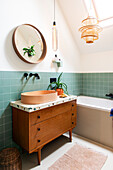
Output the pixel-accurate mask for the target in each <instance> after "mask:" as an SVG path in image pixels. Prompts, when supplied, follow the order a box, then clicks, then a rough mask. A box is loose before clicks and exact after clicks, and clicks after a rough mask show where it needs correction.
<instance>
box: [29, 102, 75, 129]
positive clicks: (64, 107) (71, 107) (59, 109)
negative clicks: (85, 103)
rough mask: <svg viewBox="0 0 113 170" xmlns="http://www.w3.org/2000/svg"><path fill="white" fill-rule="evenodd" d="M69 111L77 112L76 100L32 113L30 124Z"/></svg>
mask: <svg viewBox="0 0 113 170" xmlns="http://www.w3.org/2000/svg"><path fill="white" fill-rule="evenodd" d="M67 111H72V112H76V101H75V100H74V101H71V102H66V103H63V104H59V105H56V106H52V107H49V108H46V109H42V110H39V111H35V112H32V113H30V115H29V116H30V117H29V118H30V126H32V125H35V124H37V123H39V122H42V121H44V120H46V119H49V118H51V117H54V116H56V115H58V114H61V113H64V112H67Z"/></svg>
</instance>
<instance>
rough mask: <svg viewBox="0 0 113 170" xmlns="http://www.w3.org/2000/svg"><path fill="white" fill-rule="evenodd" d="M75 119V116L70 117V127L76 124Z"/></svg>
mask: <svg viewBox="0 0 113 170" xmlns="http://www.w3.org/2000/svg"><path fill="white" fill-rule="evenodd" d="M76 120H77V118H76V116H74V117H71V122H72V125H71V126H72V128H74V127H75V126H76Z"/></svg>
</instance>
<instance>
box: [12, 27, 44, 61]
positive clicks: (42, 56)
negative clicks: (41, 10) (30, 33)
mask: <svg viewBox="0 0 113 170" xmlns="http://www.w3.org/2000/svg"><path fill="white" fill-rule="evenodd" d="M22 25H28V26H31V27H32V28H34V29H35V30H36V31H37V32H38V33H39V34H40V37H41V39H42V42H43V52H42V55H41V56H40V58H39V59H38V60H37V62H35V63H33V62H30V61H28V60H26V59H25V58H24V57H23V56H22V55H21V53H20V52H19V51H18V49H17V46H16V43H15V34H16V30H17V28H18V27H19V26H18V27H16V29H15V30H14V32H13V36H12V43H13V47H14V50H15V52H16V54H17V55H18V57H19V58H20V59H21V60H23V61H24V62H26V63H29V64H38V63H40V62H41V61H42V60H43V59H44V58H45V56H46V53H47V45H46V41H45V39H44V36H43V35H42V33H41V32H40V31H39V30H38V29H37V28H36V27H35V26H33V25H31V24H22ZM20 26H21V25H20Z"/></svg>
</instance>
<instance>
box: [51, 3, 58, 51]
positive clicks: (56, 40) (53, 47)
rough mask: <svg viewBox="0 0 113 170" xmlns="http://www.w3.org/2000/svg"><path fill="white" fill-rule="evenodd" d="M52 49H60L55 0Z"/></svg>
mask: <svg viewBox="0 0 113 170" xmlns="http://www.w3.org/2000/svg"><path fill="white" fill-rule="evenodd" d="M52 49H53V50H54V51H57V49H58V37H57V28H56V21H55V0H54V21H53V27H52Z"/></svg>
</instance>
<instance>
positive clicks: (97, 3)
mask: <svg viewBox="0 0 113 170" xmlns="http://www.w3.org/2000/svg"><path fill="white" fill-rule="evenodd" d="M84 1H85V5H86V7H87V10H88V12H89V11H90V8H91V11H92V12H91V14H92V15H93V16H94V17H96V18H97V19H98V20H99V21H100V24H99V25H100V26H102V27H105V26H110V25H113V0H84Z"/></svg>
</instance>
